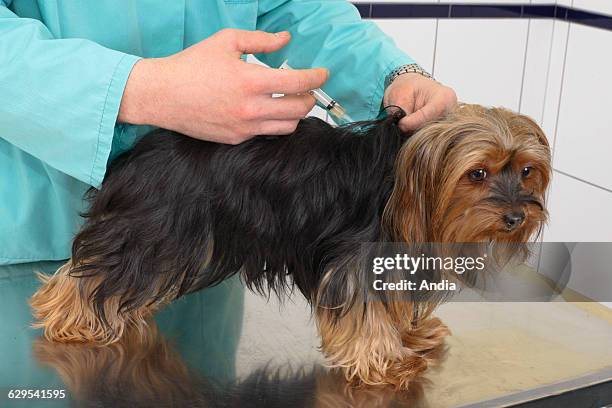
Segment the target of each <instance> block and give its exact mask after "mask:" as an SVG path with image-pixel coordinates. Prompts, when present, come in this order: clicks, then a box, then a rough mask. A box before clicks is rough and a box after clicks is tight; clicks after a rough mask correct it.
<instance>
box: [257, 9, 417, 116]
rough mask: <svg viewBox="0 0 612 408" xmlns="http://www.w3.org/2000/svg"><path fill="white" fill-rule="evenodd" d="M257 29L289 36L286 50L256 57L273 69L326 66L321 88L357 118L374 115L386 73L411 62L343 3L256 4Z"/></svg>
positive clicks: (371, 24) (374, 27) (376, 112)
mask: <svg viewBox="0 0 612 408" xmlns="http://www.w3.org/2000/svg"><path fill="white" fill-rule="evenodd" d="M257 28H258V29H259V30H263V31H269V32H278V31H285V30H287V31H290V32H291V35H292V40H291V43H290V44H289V45H288V46H287V47H285V48H284V49H282V50H281V51H279V52H275V53H273V54H269V55H257V58H258V59H260V60H261V61H262V62H264V63H266V64H268V65H270V66H272V67H278V66H279V65H280V64H281V63H282V62H283V61H284V60H286V59H287V60H289V65H291V66H292V67H293V68H311V67H325V68H328V69H329V71H330V79H329V81H328V82H327V83H326V84H325V86H324V87H323V89H324V90H325V91H326V92H327V93H328V94H330V95H331V96H332V97H333V98H334V99H336V100H337V101H338V102H340V104H341V105H343V106H344V107H345V108H346V109H347V112H348V114H349V115H350V116H351V117H352V118H353V119H355V120H365V119H371V118H373V117H376V116H377V115H378V114H379V113H380V104H381V101H382V97H383V93H384V80H385V77H386V76H387V74H388V73H390V72H391V71H392V70H393V69H395V68H397V67H398V66H400V65H404V64H411V63H414V60H413V59H412V58H410V57H409V56H408V55H406V54H404V53H403V52H402V51H400V50H399V49H398V48H397V47H396V46H395V44H394V42H393V40H392V39H391V38H389V37H388V36H386V35H385V34H384V33H383V32H382V31H381V30H380V29H379V28H378V27H377V26H376V24H375V23H373V22H370V21H363V20H361V17H360V15H359V12H358V11H357V9H356V8H355V6H353V5H352V4H350V3H349V2H347V1H344V0H260V1H259V17H258V22H257Z"/></svg>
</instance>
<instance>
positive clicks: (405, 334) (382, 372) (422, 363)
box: [316, 302, 449, 389]
mask: <svg viewBox="0 0 612 408" xmlns="http://www.w3.org/2000/svg"><path fill="white" fill-rule="evenodd" d="M316 317H317V324H318V327H319V332H320V334H321V339H322V345H321V348H322V350H323V352H324V353H325V355H326V356H327V357H328V359H329V361H330V363H331V366H332V367H337V368H339V369H341V370H343V372H344V375H345V377H346V379H347V380H348V381H349V382H352V383H354V384H356V385H360V384H365V385H392V386H394V387H396V388H397V389H408V388H410V386H411V382H412V381H413V380H414V379H415V378H417V377H418V376H419V375H420V374H422V373H423V372H424V371H425V370H426V369H427V368H428V367H430V366H432V365H434V364H435V363H436V362H437V361H438V359H439V358H440V357H441V355H442V354H443V350H444V338H445V336H446V335H448V334H449V332H448V329H447V328H446V326H444V325H443V324H442V322H441V321H440V320H439V319H437V318H431V317H424V318H423V319H420V320H418V321H415V320H414V319H413V305H412V304H411V303H399V302H398V303H393V304H388V305H384V304H382V303H381V302H377V303H374V302H371V303H367V304H366V303H361V304H354V305H353V306H352V307H351V309H350V310H348V311H347V312H346V313H345V314H344V315H340V316H338V315H337V314H335V313H332V310H330V309H325V308H323V307H321V306H319V307H317V310H316Z"/></svg>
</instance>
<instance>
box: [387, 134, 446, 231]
mask: <svg viewBox="0 0 612 408" xmlns="http://www.w3.org/2000/svg"><path fill="white" fill-rule="evenodd" d="M444 129H446V126H445V125H444V124H442V123H432V124H429V125H427V126H425V127H424V128H422V129H421V130H419V131H418V132H417V133H415V134H414V135H413V136H412V137H411V138H410V139H409V140H408V141H407V142H406V143H405V144H404V146H403V147H402V149H401V150H400V152H399V154H398V156H397V158H396V161H395V184H394V188H393V192H392V194H391V197H390V198H389V201H388V203H387V206H386V208H385V212H384V217H383V223H384V225H385V228H386V230H387V232H388V233H389V234H390V235H391V238H392V239H393V240H395V241H403V242H432V241H434V240H435V238H436V237H435V234H434V228H433V227H434V225H433V224H434V221H435V220H434V219H433V216H434V213H435V211H436V206H437V203H438V197H439V195H440V193H441V192H440V188H441V182H442V180H441V178H440V176H441V173H442V171H443V168H444V165H443V162H444V157H445V155H446V152H447V150H448V148H449V146H448V144H449V143H450V142H449V141H445V140H443V139H444V138H441V137H440V136H441V133H442V132H443V131H444Z"/></svg>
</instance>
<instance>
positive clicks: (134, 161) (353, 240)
mask: <svg viewBox="0 0 612 408" xmlns="http://www.w3.org/2000/svg"><path fill="white" fill-rule="evenodd" d="M402 116H403V113H402V112H399V113H396V114H394V115H390V116H388V117H387V118H385V119H382V120H378V121H372V122H362V123H357V124H354V125H352V126H347V127H332V126H330V125H329V124H328V123H326V122H324V121H321V120H319V119H316V118H308V119H305V120H302V121H301V122H300V124H299V126H298V128H297V130H296V131H295V132H294V133H293V134H292V135H288V136H283V137H256V138H254V139H251V140H250V141H248V142H246V143H243V144H240V145H237V146H230V145H223V144H216V143H210V142H203V141H198V140H195V139H192V138H189V137H186V136H183V135H180V134H176V133H174V132H171V131H167V130H157V131H154V132H152V133H151V134H149V135H147V136H145V137H144V138H143V139H142V140H141V141H140V142H139V143H138V144H137V145H136V146H135V148H134V149H133V150H131V151H129V152H127V153H125V154H124V155H122V156H120V157H119V158H118V159H117V160H116V161H114V162H113V163H112V165H111V166H110V168H109V171H108V173H107V176H106V178H105V180H104V182H103V184H102V187H101V189H100V190H99V191H97V190H91V191H90V196H89V198H90V200H91V206H90V209H89V211H88V212H87V213H86V214H85V217H86V218H87V220H86V223H85V225H84V226H83V228H82V230H81V231H80V232H79V234H78V235H77V236H76V238H75V240H74V244H73V252H72V262H73V266H74V269H73V270H72V275H73V276H79V277H87V276H93V275H97V276H99V277H101V278H102V279H101V282H100V284H99V287H98V288H97V290H96V291H95V293H94V294H93V299H91V300H92V301H93V304H94V307H95V308H96V310H97V312H98V313H99V314H100V315H101V317H102V319H103V320H105V317H104V312H103V311H104V308H103V304H104V302H105V300H107V299H108V298H109V297H111V296H119V297H120V299H121V311H129V310H131V309H133V308H137V307H141V306H144V305H148V304H151V303H154V302H157V301H159V300H161V299H167V298H168V297H170V298H175V297H179V296H181V295H183V294H186V293H189V292H193V291H196V290H199V289H202V288H205V287H208V286H212V285H215V284H218V283H219V282H221V281H223V280H224V279H226V278H228V277H230V276H232V275H234V274H236V273H241V275H242V278H243V279H244V281H245V282H246V283H247V284H248V285H249V286H250V287H251V288H254V289H255V290H258V291H266V290H268V289H270V290H272V291H276V292H283V290H284V289H286V288H287V287H290V286H291V285H292V284H295V285H296V286H297V288H298V289H299V290H300V291H301V292H302V293H303V294H304V295H305V296H306V298H307V299H309V300H310V301H313V300H314V296H315V295H316V292H317V289H318V288H319V283H320V281H321V278H322V276H323V274H324V273H325V272H326V271H328V270H330V269H331V268H335V269H338V270H341V269H342V268H341V267H342V266H343V265H345V264H346V263H347V262H348V260H349V259H350V258H351V257H353V256H354V255H355V253H356V252H357V251H359V245H360V244H361V243H364V242H376V241H381V240H385V239H386V238H387V235H386V232H385V231H383V230H382V227H381V216H382V213H383V209H384V207H385V204H386V202H387V200H388V198H389V195H390V193H391V190H392V189H393V182H394V176H393V167H394V162H395V157H396V155H397V153H398V151H399V149H400V148H401V146H402V144H403V143H404V142H405V141H406V140H407V137H408V136H407V135H405V134H402V132H401V131H400V130H399V128H398V125H397V123H398V121H399V119H401V117H402ZM209 249H210V250H209ZM338 273H342V272H341V271H340V272H338ZM288 275H290V278H289V279H288ZM331 284H332V285H334V284H335V285H338V287H337V288H330V289H331V290H330V292H332V293H333V294H334V295H333V296H336V297H338V298H337V299H334V300H333V301H334V302H336V303H338V304H342V303H343V302H345V301H347V300H350V299H347V298H346V297H349V296H351V294H349V293H346V292H347V291H346V289H344V288H342V287H340V286H342V285H344V284H345V282H343V279H334V282H332V283H331Z"/></svg>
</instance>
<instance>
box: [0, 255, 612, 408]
mask: <svg viewBox="0 0 612 408" xmlns="http://www.w3.org/2000/svg"><path fill="white" fill-rule="evenodd" d="M57 266H58V264H57V263H38V264H25V265H19V266H9V267H0V392H1V395H0V407H5V406H6V407H12V406H15V407H64V406H77V407H80V406H87V407H124V406H125V407H164V406H177V407H378V406H381V407H404V406H406V407H456V406H470V407H498V406H515V405H519V404H523V405H522V406H525V407H574V406H576V407H603V406H606V405H611V406H612V310H610V309H607V308H605V307H604V306H601V305H599V304H597V303H586V302H583V303H568V302H564V301H554V302H547V303H525V302H523V303H499V302H498V303H476V302H470V303H467V302H463V303H448V304H445V305H443V306H442V307H440V309H439V311H438V313H437V314H438V316H439V317H441V318H442V319H443V320H444V321H445V323H446V324H447V325H448V326H449V327H450V329H451V331H452V332H453V335H452V336H451V337H449V339H448V342H447V343H448V352H447V353H446V356H445V359H444V361H443V362H442V363H441V365H440V367H439V368H437V369H435V370H431V371H430V372H429V373H428V374H427V375H426V376H425V378H424V379H422V380H419V381H416V382H415V383H414V386H413V387H412V389H410V390H408V391H406V392H403V393H396V392H393V391H392V390H387V389H378V388H364V389H354V388H351V387H349V386H347V385H346V384H345V382H344V380H343V379H342V378H340V377H339V376H338V375H337V374H336V373H334V372H330V371H329V370H327V369H326V368H325V367H324V360H323V358H322V356H321V354H320V352H319V351H318V349H317V346H318V340H317V336H316V330H315V327H314V322H313V321H312V320H311V319H310V311H309V308H308V306H307V305H306V304H305V303H304V302H303V300H302V298H301V297H300V296H297V295H296V296H294V297H293V298H292V299H289V300H286V301H285V303H284V304H283V305H280V304H279V302H278V301H277V300H276V299H275V298H271V299H270V300H267V299H265V298H261V297H258V296H256V295H253V294H251V293H250V292H248V291H245V290H244V289H243V288H242V286H241V284H240V282H238V281H237V280H231V281H228V282H225V283H223V284H222V285H220V286H218V287H215V288H212V289H208V290H205V291H202V292H200V293H196V294H192V295H189V296H187V297H186V298H184V299H181V300H179V301H177V302H175V303H174V304H172V305H171V306H169V307H167V308H166V309H164V310H163V311H162V312H161V313H159V314H158V316H157V317H156V321H155V322H154V323H153V322H152V323H151V325H150V331H149V332H148V333H147V334H146V335H145V340H141V341H140V342H139V341H137V340H134V339H130V338H127V339H126V340H125V341H123V342H122V343H120V344H115V345H112V346H107V347H92V346H88V345H57V344H51V343H48V342H46V341H45V340H43V339H41V338H40V332H39V331H38V330H34V329H32V328H30V324H31V321H32V317H31V314H30V310H29V307H28V305H27V299H28V297H29V296H30V295H31V294H32V293H33V292H34V290H35V288H36V287H37V285H38V283H37V280H36V278H35V276H34V271H44V272H51V271H53V270H55V269H56V268H57ZM128 337H129V336H128ZM19 390H25V391H26V392H25V393H23V391H21V392H20V393H21V394H22V395H23V397H22V398H15V392H16V391H19ZM28 390H31V391H32V392H31V393H30V395H31V397H29V396H28V393H27V391H28ZM36 390H38V391H39V393H38V397H35V396H34V395H35V391H36ZM41 390H48V391H57V393H56V394H58V395H57V396H56V397H53V392H47V393H46V394H45V393H41V392H40V391H41ZM62 390H63V392H64V397H63V398H61V397H60V396H61V395H60V394H59V391H62ZM11 392H12V394H11V395H12V396H13V398H9V393H11ZM41 395H45V396H50V397H49V398H42V397H41Z"/></svg>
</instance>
